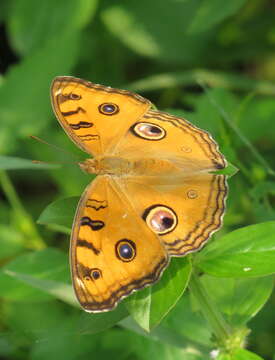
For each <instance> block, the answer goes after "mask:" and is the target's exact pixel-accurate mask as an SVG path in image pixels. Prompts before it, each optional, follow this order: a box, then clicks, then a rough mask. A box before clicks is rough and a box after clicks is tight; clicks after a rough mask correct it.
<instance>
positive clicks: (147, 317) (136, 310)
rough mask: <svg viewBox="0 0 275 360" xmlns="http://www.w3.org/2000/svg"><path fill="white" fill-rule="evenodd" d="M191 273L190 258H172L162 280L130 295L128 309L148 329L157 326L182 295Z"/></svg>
mask: <svg viewBox="0 0 275 360" xmlns="http://www.w3.org/2000/svg"><path fill="white" fill-rule="evenodd" d="M190 274H191V264H190V262H189V259H188V258H185V259H175V258H174V259H172V260H171V263H170V264H169V266H168V269H166V270H165V271H164V274H163V276H162V278H161V280H160V281H159V282H158V283H157V284H156V285H154V286H153V287H148V288H146V289H145V290H143V291H138V292H137V293H135V294H133V295H132V296H130V297H129V298H128V299H127V301H126V306H127V309H128V310H129V312H130V314H131V315H132V316H133V318H134V319H135V320H136V321H137V323H138V324H139V325H140V326H141V327H142V328H143V329H145V330H146V331H150V330H151V329H152V328H154V327H155V326H157V325H158V324H159V323H160V321H161V320H162V319H163V318H164V317H165V316H166V315H167V314H168V312H169V311H170V310H171V309H172V308H173V307H174V306H175V305H176V303H177V301H178V300H179V299H180V297H181V296H182V294H183V292H184V290H185V288H186V286H187V283H188V280H189V277H190Z"/></svg>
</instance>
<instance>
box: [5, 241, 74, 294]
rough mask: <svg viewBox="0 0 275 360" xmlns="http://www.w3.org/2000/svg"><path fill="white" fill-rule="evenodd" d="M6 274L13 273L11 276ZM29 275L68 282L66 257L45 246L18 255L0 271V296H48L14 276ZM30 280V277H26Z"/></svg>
mask: <svg viewBox="0 0 275 360" xmlns="http://www.w3.org/2000/svg"><path fill="white" fill-rule="evenodd" d="M8 274H10V275H11V274H13V276H12V277H11V276H10V275H8ZM15 274H17V276H19V274H21V276H27V277H28V276H31V277H35V278H39V279H44V280H51V281H56V282H61V283H62V282H63V283H64V282H69V264H68V257H67V256H66V255H65V254H64V253H62V252H61V251H59V250H57V249H52V248H47V249H45V250H41V251H35V252H30V253H26V254H22V255H20V256H18V257H17V258H16V259H14V260H12V261H11V262H10V263H8V264H6V265H5V266H3V267H2V268H1V271H0V296H1V297H2V298H5V299H11V300H20V301H22V300H24V301H26V300H28V301H33V300H35V299H36V300H42V299H49V298H50V296H49V295H47V294H46V293H45V292H44V291H43V292H42V291H41V290H36V289H34V288H33V287H32V286H30V285H27V284H26V282H27V281H25V283H23V282H22V280H19V279H18V278H16V277H15ZM28 280H30V279H28Z"/></svg>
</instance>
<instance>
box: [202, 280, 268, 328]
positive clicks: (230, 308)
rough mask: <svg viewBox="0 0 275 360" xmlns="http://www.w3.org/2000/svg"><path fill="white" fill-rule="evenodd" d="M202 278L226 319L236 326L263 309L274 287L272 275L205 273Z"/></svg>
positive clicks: (239, 325)
mask: <svg viewBox="0 0 275 360" xmlns="http://www.w3.org/2000/svg"><path fill="white" fill-rule="evenodd" d="M201 280H202V282H203V284H204V286H205V287H206V289H207V292H208V293H209V294H210V295H211V297H212V299H213V301H214V302H215V304H216V305H217V307H218V308H219V309H220V311H222V313H223V314H224V315H225V319H226V321H227V322H228V323H229V324H230V325H232V326H233V327H235V328H236V327H237V328H240V327H241V326H242V325H244V324H245V323H247V322H248V321H249V320H250V319H251V318H252V317H254V316H255V315H256V314H257V313H258V312H259V311H260V310H261V308H262V307H263V306H264V304H265V303H266V301H267V300H268V299H269V297H270V295H271V293H272V289H273V279H272V277H264V278H252V279H228V278H215V277H212V276H209V275H205V276H203V277H202V279H201ZM255 289H257V291H255Z"/></svg>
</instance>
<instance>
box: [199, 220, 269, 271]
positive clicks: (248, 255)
mask: <svg viewBox="0 0 275 360" xmlns="http://www.w3.org/2000/svg"><path fill="white" fill-rule="evenodd" d="M274 244H275V222H274V221H270V222H264V223H261V224H257V225H251V226H247V227H244V228H241V229H238V230H235V231H232V232H231V233H229V234H227V235H225V236H223V237H222V238H219V239H218V240H217V241H214V242H212V243H210V244H209V245H208V246H207V247H205V248H204V249H203V250H202V251H201V252H200V253H199V254H198V255H197V256H196V258H195V260H196V265H197V266H198V267H199V268H200V269H201V270H203V271H204V272H206V273H208V274H211V275H213V276H219V277H244V278H245V277H256V276H265V275H270V274H272V273H274V272H275V251H274V250H275V245H274Z"/></svg>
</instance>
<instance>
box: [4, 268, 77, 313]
mask: <svg viewBox="0 0 275 360" xmlns="http://www.w3.org/2000/svg"><path fill="white" fill-rule="evenodd" d="M4 273H5V274H7V275H9V276H11V277H13V278H15V279H18V280H20V281H22V282H23V283H25V284H27V285H30V286H32V287H34V288H36V289H39V290H41V291H43V292H45V293H47V294H50V295H52V296H54V297H55V298H57V299H59V300H62V301H64V302H66V303H68V304H70V305H73V306H76V307H77V306H79V305H78V302H77V301H76V298H75V296H74V293H73V289H72V285H70V284H65V283H62V282H58V281H53V280H45V279H40V278H39V277H36V276H32V275H26V274H24V273H18V272H14V271H11V270H5V271H4Z"/></svg>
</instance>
